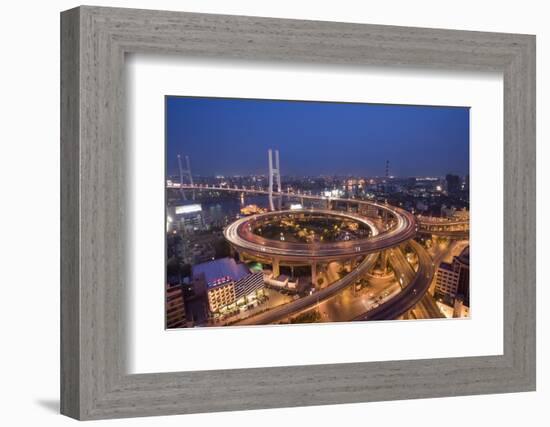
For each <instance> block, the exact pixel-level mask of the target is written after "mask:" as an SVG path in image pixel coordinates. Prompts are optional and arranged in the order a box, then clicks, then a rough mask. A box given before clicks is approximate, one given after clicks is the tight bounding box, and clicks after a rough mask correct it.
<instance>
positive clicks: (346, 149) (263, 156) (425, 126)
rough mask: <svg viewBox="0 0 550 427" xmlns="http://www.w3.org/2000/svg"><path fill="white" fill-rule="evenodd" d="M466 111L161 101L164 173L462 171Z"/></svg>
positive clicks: (466, 155)
mask: <svg viewBox="0 0 550 427" xmlns="http://www.w3.org/2000/svg"><path fill="white" fill-rule="evenodd" d="M469 126H470V124H469V108H467V107H433V106H412V105H388V104H362V103H361V104H359V103H357V104H354V103H336V102H305V101H279V100H257V99H227V98H197V97H176V96H168V97H167V98H166V154H167V170H168V173H169V174H173V173H176V172H177V160H176V155H177V154H178V153H179V154H182V155H188V156H189V157H190V159H191V168H192V171H193V174H194V175H203V176H211V175H250V174H262V173H264V174H265V173H267V149H268V148H277V149H279V151H280V158H281V172H282V174H283V175H300V176H303V175H358V176H382V175H384V169H385V162H386V160H389V161H390V174H391V175H396V176H402V177H405V176H423V175H431V176H442V175H445V174H447V173H455V174H459V175H466V174H468V173H469Z"/></svg>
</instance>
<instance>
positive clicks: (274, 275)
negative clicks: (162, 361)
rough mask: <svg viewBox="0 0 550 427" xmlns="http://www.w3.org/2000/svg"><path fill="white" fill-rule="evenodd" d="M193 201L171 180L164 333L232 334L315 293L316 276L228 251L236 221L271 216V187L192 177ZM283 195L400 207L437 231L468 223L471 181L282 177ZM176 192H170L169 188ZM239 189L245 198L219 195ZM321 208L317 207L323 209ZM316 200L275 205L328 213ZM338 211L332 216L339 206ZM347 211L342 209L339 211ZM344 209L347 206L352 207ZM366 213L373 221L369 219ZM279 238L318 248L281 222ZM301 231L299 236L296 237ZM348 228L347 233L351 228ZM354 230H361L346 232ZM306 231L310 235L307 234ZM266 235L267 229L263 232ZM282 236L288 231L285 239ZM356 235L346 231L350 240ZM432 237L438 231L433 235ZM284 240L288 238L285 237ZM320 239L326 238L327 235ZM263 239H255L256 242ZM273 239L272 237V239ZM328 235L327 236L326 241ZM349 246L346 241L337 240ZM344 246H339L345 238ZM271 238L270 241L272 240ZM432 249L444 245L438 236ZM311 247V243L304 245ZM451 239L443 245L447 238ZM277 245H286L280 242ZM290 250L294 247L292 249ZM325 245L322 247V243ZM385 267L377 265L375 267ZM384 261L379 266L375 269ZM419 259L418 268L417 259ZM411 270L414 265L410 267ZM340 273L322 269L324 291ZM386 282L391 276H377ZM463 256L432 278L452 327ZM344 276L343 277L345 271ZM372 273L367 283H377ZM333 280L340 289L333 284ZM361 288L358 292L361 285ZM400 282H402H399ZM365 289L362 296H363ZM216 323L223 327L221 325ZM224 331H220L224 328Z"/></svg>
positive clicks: (461, 311)
mask: <svg viewBox="0 0 550 427" xmlns="http://www.w3.org/2000/svg"><path fill="white" fill-rule="evenodd" d="M193 179H194V181H193V186H194V191H192V192H191V191H188V192H187V194H186V195H185V196H184V197H185V199H184V197H182V194H181V190H180V189H179V188H178V185H177V182H178V177H170V178H169V179H168V180H167V208H166V233H167V239H166V243H167V277H166V281H167V285H166V286H167V289H166V310H167V314H166V324H167V327H168V328H179V327H185V326H197V325H217V324H231V322H233V321H235V320H238V319H241V318H246V317H247V316H248V315H249V314H250V313H257V312H261V311H263V310H269V309H270V308H271V307H274V306H275V305H277V304H280V303H284V302H287V303H288V302H289V301H292V300H295V299H297V298H301V297H303V296H305V295H308V294H311V293H312V292H315V291H316V290H318V289H319V288H320V287H319V286H318V284H317V283H311V282H312V272H309V270H307V268H304V267H303V266H296V267H293V266H291V267H279V266H278V265H267V264H265V263H264V264H262V263H261V262H257V260H250V259H242V258H243V257H241V256H239V254H238V253H236V252H235V251H234V250H233V248H232V247H231V246H230V245H229V244H228V242H227V241H226V239H225V238H224V235H223V230H224V229H225V228H226V227H227V226H228V225H229V224H231V223H233V222H234V221H236V220H237V219H239V218H242V217H247V216H251V215H257V214H262V213H265V212H267V211H269V210H270V209H271V206H270V202H269V198H268V196H267V193H266V192H265V190H266V188H267V186H268V185H269V177H266V176H262V175H258V176H212V177H201V176H194V177H193ZM282 181H283V182H284V186H283V187H282V188H281V192H283V193H284V192H287V193H293V194H296V195H300V194H301V195H304V196H308V195H309V196H311V195H318V196H320V197H321V198H332V199H351V200H365V201H372V202H374V203H381V204H386V205H392V206H397V207H399V208H402V209H405V210H407V211H409V212H411V213H413V214H415V215H417V216H418V217H419V218H422V217H426V218H430V220H431V221H433V222H434V223H435V224H436V226H437V225H438V224H439V223H438V221H439V222H442V223H447V222H449V221H462V222H464V221H466V222H467V221H468V215H469V214H468V211H469V197H468V194H469V177H468V176H463V177H459V176H458V175H452V174H448V175H446V176H444V177H407V178H399V177H393V176H390V175H388V176H385V177H349V176H347V177H339V176H318V177H309V176H305V177H290V176H289V177H286V176H285V177H284V179H283V180H282ZM174 183H176V185H174ZM224 189H242V190H250V191H249V192H246V191H242V192H239V191H224ZM319 200H321V199H319ZM319 200H317V199H309V200H300V199H299V197H296V198H294V199H290V198H289V199H288V200H281V206H280V208H281V209H283V210H284V209H288V210H298V211H299V210H300V209H303V208H306V209H307V208H325V207H326V206H325V204H324V202H323V201H319ZM335 207H336V208H338V206H337V204H335ZM340 208H343V209H345V207H342V206H340ZM348 209H349V206H348ZM371 213H372V212H371ZM278 227H279V228H273V227H272V230H271V231H273V230H277V233H278V234H277V236H275V237H277V238H278V236H279V233H280V235H281V236H283V235H285V236H286V239H288V238H291V237H292V235H291V234H289V233H288V230H289V228H290V227H295V234H294V236H295V240H296V241H299V240H300V239H301V240H304V241H310V242H313V241H315V239H314V238H313V237H312V236H315V238H317V239H319V234H317V235H315V231H314V230H313V227H310V229H309V230H308V229H307V228H306V227H307V224H306V225H300V224H294V223H292V224H291V223H288V222H287V223H284V222H282V223H281V224H280V225H279V226H278ZM300 227H302V228H300ZM347 227H348V228H349V227H350V224H347ZM351 227H357V225H356V224H355V225H352V226H351ZM304 228H305V230H306V231H304ZM448 229H449V228H448ZM267 230H268V228H267V227H266V231H265V232H267ZM285 230H286V231H285ZM350 230H352V228H349V229H346V230H345V232H346V233H348V234H349V232H350ZM434 230H435V228H434ZM283 231H285V233H286V234H285V233H283ZM325 231H326V230H325ZM260 234H261V233H260ZM271 234H273V233H271ZM327 235H328V234H327ZM335 236H337V239H340V240H343V239H345V235H344V234H343V233H340V234H339V235H336V234H335ZM342 236H344V237H342ZM269 237H270V238H273V236H271V235H269ZM431 238H432V240H434V241H440V240H442V239H443V240H445V239H446V237H444V236H443V237H442V236H438V235H437V232H434V235H432V236H431ZM308 239H309V240H308ZM447 239H448V238H447ZM279 240H282V241H284V240H285V238H283V237H281V238H280V239H279ZM291 240H292V239H291ZM321 240H322V238H321ZM380 259H382V258H380ZM380 259H379V260H378V262H377V264H376V266H378V267H380ZM415 259H416V258H415ZM416 262H418V260H417V259H416ZM343 265H344V264H342V265H340V266H339V267H338V268H337V270H338V272H337V273H333V272H331V271H329V270H330V268H333V266H330V265H326V266H325V270H324V271H323V272H322V274H320V277H321V281H323V280H324V281H325V284H326V283H328V282H329V280H330V277H329V276H330V275H331V274H336V276H335V277H341V276H342V275H345V274H347V270H346V268H344V267H343ZM383 267H384V268H383V271H384V272H386V274H387V272H388V271H389V272H390V273H391V272H392V266H391V265H390V266H389V267H388V266H387V265H384V266H383ZM468 268H469V264H468V249H467V248H466V249H464V250H463V251H462V253H461V254H459V255H456V256H454V257H453V258H452V261H451V262H441V263H440V264H439V265H438V266H437V268H436V271H435V278H434V280H435V282H436V284H435V292H434V294H433V297H434V298H435V299H436V300H438V302H439V303H440V304H445V305H447V306H448V307H452V316H453V317H465V316H468V309H469V275H468ZM348 270H349V269H348ZM380 271H381V270H377V271H375V272H373V273H372V274H382V273H381V272H380ZM333 280H336V279H334V278H333ZM366 282H368V281H365V280H364V279H362V280H361V281H360V282H358V283H363V284H364V283H366ZM401 282H402V279H401ZM361 287H362V286H358V287H357V289H360V288H361ZM220 322H221V323H220ZM224 322H225V323H224Z"/></svg>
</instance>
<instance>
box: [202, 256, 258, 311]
mask: <svg viewBox="0 0 550 427" xmlns="http://www.w3.org/2000/svg"><path fill="white" fill-rule="evenodd" d="M193 280H194V282H195V283H196V284H200V285H202V286H205V287H206V293H207V296H208V307H209V310H210V312H212V313H218V312H222V311H224V310H228V309H231V308H236V307H237V306H240V305H244V304H248V303H250V302H251V301H253V300H254V299H255V298H256V297H257V296H259V295H261V294H262V293H263V289H264V276H263V272H261V271H256V272H251V271H250V269H249V268H248V267H247V266H246V265H245V264H242V263H237V262H236V261H235V260H234V259H233V258H221V259H216V260H213V261H209V262H205V263H202V264H198V265H195V266H194V267H193Z"/></svg>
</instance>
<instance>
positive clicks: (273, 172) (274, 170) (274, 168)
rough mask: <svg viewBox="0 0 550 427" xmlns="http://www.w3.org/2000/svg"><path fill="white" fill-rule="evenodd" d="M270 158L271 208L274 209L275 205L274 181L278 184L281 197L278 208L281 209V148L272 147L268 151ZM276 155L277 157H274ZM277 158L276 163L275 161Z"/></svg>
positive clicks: (280, 197)
mask: <svg viewBox="0 0 550 427" xmlns="http://www.w3.org/2000/svg"><path fill="white" fill-rule="evenodd" d="M267 154H268V160H269V208H270V209H271V210H272V211H274V210H275V205H274V204H273V181H274V180H275V183H276V185H277V192H278V193H279V197H278V200H277V210H281V204H282V199H283V197H282V196H281V191H282V190H281V169H280V168H279V150H272V149H271V148H270V149H269V150H268V152H267ZM274 157H275V158H274ZM273 160H275V163H273Z"/></svg>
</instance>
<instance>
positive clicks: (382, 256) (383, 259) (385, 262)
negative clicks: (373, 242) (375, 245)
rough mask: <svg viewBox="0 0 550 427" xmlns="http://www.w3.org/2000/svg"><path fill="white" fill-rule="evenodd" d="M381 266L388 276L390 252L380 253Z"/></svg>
mask: <svg viewBox="0 0 550 427" xmlns="http://www.w3.org/2000/svg"><path fill="white" fill-rule="evenodd" d="M380 260H381V262H380V264H381V266H382V269H383V270H384V274H388V251H382V252H380Z"/></svg>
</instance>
